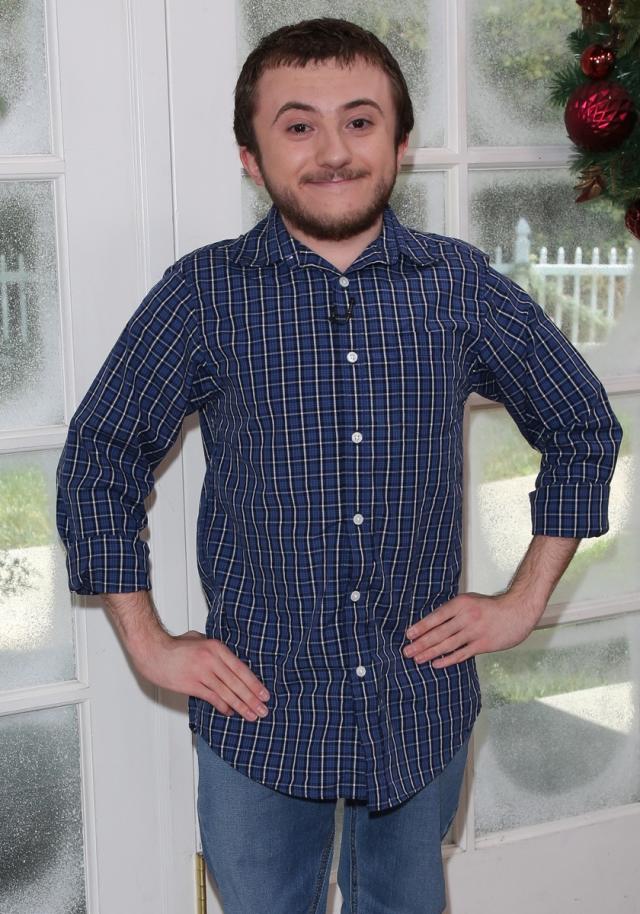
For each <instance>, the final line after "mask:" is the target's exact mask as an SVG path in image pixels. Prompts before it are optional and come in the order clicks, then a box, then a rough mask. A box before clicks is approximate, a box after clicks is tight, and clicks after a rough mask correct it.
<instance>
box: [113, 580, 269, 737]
mask: <svg viewBox="0 0 640 914" xmlns="http://www.w3.org/2000/svg"><path fill="white" fill-rule="evenodd" d="M103 599H104V601H105V604H106V606H107V609H108V610H109V613H110V615H111V617H112V618H113V620H114V622H115V624H116V628H117V629H118V631H119V633H120V636H121V638H122V640H123V641H124V644H125V647H126V649H127V652H128V654H129V655H130V657H131V659H132V661H133V664H134V666H135V667H136V669H137V670H138V672H139V673H141V675H142V676H144V677H145V679H148V680H149V681H150V682H153V683H154V684H155V685H158V686H160V687H161V688H163V689H169V690H170V691H173V692H180V693H182V694H184V695H195V696H196V697H197V698H202V699H204V700H205V701H208V702H209V703H210V704H212V705H213V706H214V707H215V708H216V709H217V710H218V711H221V712H222V713H223V714H226V715H228V716H231V715H233V712H234V710H235V711H238V713H239V714H241V715H242V716H243V717H244V718H245V719H246V720H250V721H254V720H257V718H258V716H261V717H262V716H264V714H261V713H260V712H261V711H264V713H265V714H266V713H268V708H267V707H266V706H265V705H264V704H263V703H262V701H260V698H261V697H262V696H261V693H262V692H266V693H267V694H266V696H265V697H264V700H265V701H267V700H268V699H269V694H268V692H267V690H266V689H265V686H264V684H263V683H262V682H261V681H260V680H259V679H258V677H257V676H256V675H255V674H254V673H253V672H252V671H251V670H250V669H249V667H248V666H247V664H246V663H244V661H242V660H241V659H240V658H239V657H237V656H236V654H234V653H233V651H231V650H230V649H229V648H228V647H227V646H226V644H223V643H222V642H221V641H218V640H217V639H215V638H207V637H206V636H205V635H203V634H202V632H196V631H188V632H185V633H184V634H183V635H170V634H169V633H168V632H167V631H165V629H164V628H163V627H162V625H161V623H160V620H159V618H158V616H157V615H156V613H155V610H154V607H153V604H152V603H151V599H150V596H149V593H148V591H146V590H141V591H135V592H133V593H118V594H116V593H109V594H103Z"/></svg>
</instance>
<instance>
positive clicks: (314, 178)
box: [301, 168, 369, 184]
mask: <svg viewBox="0 0 640 914" xmlns="http://www.w3.org/2000/svg"><path fill="white" fill-rule="evenodd" d="M368 174H369V172H368V171H363V170H362V169H360V170H358V171H354V170H352V169H346V168H340V169H338V170H337V171H322V172H317V173H315V174H309V175H305V176H304V177H303V178H302V181H301V183H302V184H315V183H317V182H319V181H353V180H354V178H366V176H367V175H368Z"/></svg>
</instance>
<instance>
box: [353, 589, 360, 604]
mask: <svg viewBox="0 0 640 914" xmlns="http://www.w3.org/2000/svg"><path fill="white" fill-rule="evenodd" d="M351 599H352V600H353V602H354V603H355V602H356V600H359V599H360V591H359V590H354V591H353V592H352V594H351Z"/></svg>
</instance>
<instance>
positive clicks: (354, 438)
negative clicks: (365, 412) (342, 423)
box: [351, 432, 362, 444]
mask: <svg viewBox="0 0 640 914" xmlns="http://www.w3.org/2000/svg"><path fill="white" fill-rule="evenodd" d="M351 440H352V441H353V443H354V444H360V442H361V441H362V434H361V433H360V432H354V433H353V435H352V436H351Z"/></svg>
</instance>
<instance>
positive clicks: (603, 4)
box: [576, 0, 609, 28]
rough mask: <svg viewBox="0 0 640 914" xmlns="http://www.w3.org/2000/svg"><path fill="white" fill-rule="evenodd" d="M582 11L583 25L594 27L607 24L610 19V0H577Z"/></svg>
mask: <svg viewBox="0 0 640 914" xmlns="http://www.w3.org/2000/svg"><path fill="white" fill-rule="evenodd" d="M576 3H577V4H578V6H579V7H580V8H581V9H582V24H583V26H584V27H585V28H586V27H587V26H593V25H595V24H596V23H597V22H606V21H607V19H608V18H609V0H576Z"/></svg>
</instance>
